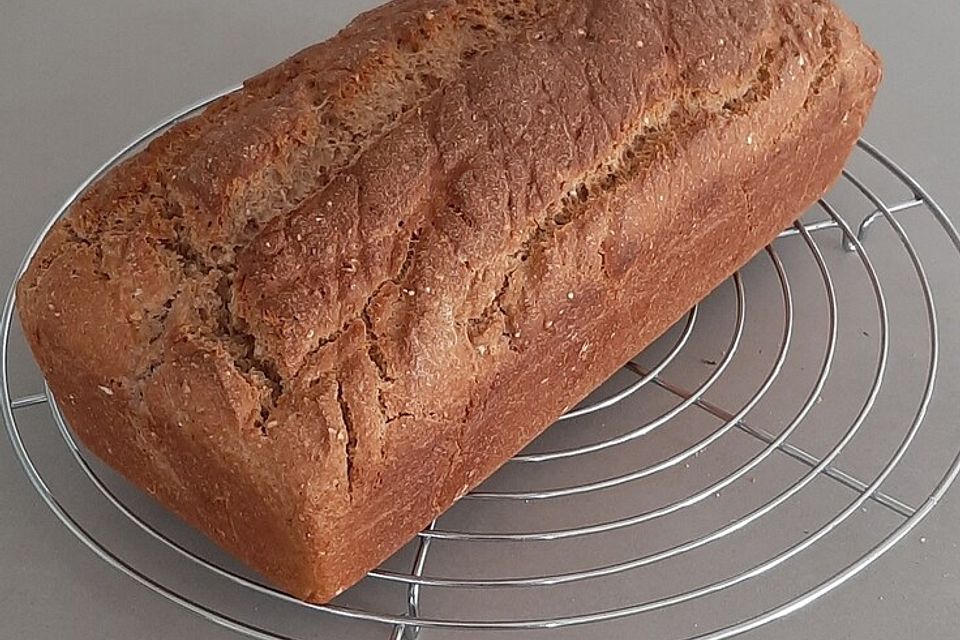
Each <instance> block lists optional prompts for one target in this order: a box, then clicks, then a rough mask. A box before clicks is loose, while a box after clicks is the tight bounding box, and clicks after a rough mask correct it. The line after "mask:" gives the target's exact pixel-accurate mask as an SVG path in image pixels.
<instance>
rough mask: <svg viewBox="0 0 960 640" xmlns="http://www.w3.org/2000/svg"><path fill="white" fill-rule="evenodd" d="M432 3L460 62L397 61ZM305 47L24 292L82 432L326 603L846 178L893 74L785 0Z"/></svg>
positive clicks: (65, 239)
mask: <svg viewBox="0 0 960 640" xmlns="http://www.w3.org/2000/svg"><path fill="white" fill-rule="evenodd" d="M497 11H499V12H500V14H499V15H498V14H497V13H496V12H497ZM504 12H507V13H504ZM464 16H469V18H467V17H464ZM477 16H481V17H477ZM506 16H509V19H507V18H506ZM438 21H439V22H438ZM471 21H472V22H471ZM477 21H485V22H483V25H487V24H488V23H489V24H495V25H498V26H497V27H496V28H493V27H491V28H487V27H484V26H481V28H475V25H476V23H477ZM438 24H439V25H441V26H436V25H438ZM409 25H419V26H417V27H416V28H415V29H414V31H415V32H416V33H417V34H419V35H417V36H416V37H418V38H426V39H428V40H429V38H436V40H435V41H431V42H435V45H434V48H433V49H431V48H430V46H429V45H424V44H423V43H421V44H418V46H417V47H415V48H416V49H417V51H418V52H419V51H423V50H425V49H428V50H430V51H433V53H431V54H430V56H427V58H425V59H426V60H428V62H424V63H422V64H427V65H428V66H429V68H430V69H431V72H430V74H429V75H428V76H424V77H425V78H426V77H430V78H434V80H422V79H417V77H414V78H413V79H411V78H409V77H408V76H407V75H406V72H404V74H403V75H402V77H401V76H399V75H389V74H385V75H376V73H381V72H382V67H383V63H382V62H377V63H373V62H371V60H373V59H375V58H376V54H374V53H371V52H369V51H368V50H367V49H365V47H367V48H369V47H370V45H369V42H370V40H369V39H370V38H373V39H374V40H375V42H376V43H380V42H381V40H382V41H383V42H385V43H388V44H389V46H393V45H392V43H394V42H398V40H397V39H396V37H395V34H396V33H399V32H403V33H409V32H411V31H410V29H411V28H410V26H409ZM424 25H426V26H424ZM450 25H453V26H450ZM457 25H459V26H457ZM464 25H466V26H464ZM461 27H464V28H463V29H460V28H461ZM422 29H426V30H427V31H426V32H421V30H422ZM430 29H436V30H437V32H436V33H440V34H446V35H436V34H434V32H432V31H430ZM458 29H460V30H458ZM404 30H406V31H404ZM464 33H468V34H469V35H463V34H464ZM479 33H482V34H484V35H483V36H482V42H481V43H479V44H478V43H476V42H475V41H474V40H470V39H471V38H473V39H475V38H477V37H479V36H477V34H479ZM451 34H453V35H451ZM465 39H466V40H470V42H471V43H472V44H464V40H465ZM418 42H419V41H418ZM377 46H379V45H378V44H375V45H374V46H373V47H372V48H373V49H376V48H377ZM384 46H386V45H384ZM416 55H419V53H416ZM297 59H298V58H294V60H297ZM376 59H377V60H379V58H376ZM404 59H406V58H404ZM299 60H300V62H296V63H293V62H288V63H285V64H284V65H281V67H278V68H277V70H273V71H270V72H267V73H266V74H263V75H261V76H260V77H258V78H256V79H254V80H253V81H251V82H250V83H248V88H246V89H245V90H244V91H243V92H241V93H240V94H238V95H237V96H232V97H231V98H228V99H227V100H224V101H223V102H221V103H219V104H218V105H216V106H215V107H214V108H212V109H210V110H209V111H208V112H207V113H205V114H204V116H202V117H201V118H200V119H198V121H197V122H193V121H191V122H188V123H185V124H184V125H181V126H180V127H179V128H177V129H175V130H174V131H172V132H171V133H169V134H167V135H166V136H164V137H162V138H160V139H159V140H158V141H157V142H155V143H154V144H153V145H152V146H151V148H150V149H148V151H147V152H146V153H144V154H142V155H141V156H138V157H137V158H136V159H134V160H133V161H132V162H130V163H128V164H127V165H126V166H124V167H122V168H121V169H120V170H119V171H116V172H115V173H114V174H113V175H111V176H108V177H107V178H105V179H104V180H103V181H101V183H99V184H98V185H97V186H96V187H94V189H93V190H92V191H91V192H90V193H89V194H88V195H87V196H86V197H85V199H84V200H83V201H82V202H81V203H79V204H78V206H77V208H76V209H75V210H74V211H73V212H71V214H70V216H69V217H68V218H67V220H66V221H65V222H64V223H62V224H61V225H58V227H57V228H56V229H55V231H54V234H53V236H52V238H51V239H49V240H48V241H47V242H46V243H45V245H44V247H43V248H42V250H41V253H40V254H39V255H38V258H37V259H36V260H35V261H34V264H33V265H32V266H31V269H30V271H29V272H28V274H27V276H26V277H25V278H24V281H23V282H22V283H21V286H20V295H21V305H20V309H21V319H22V322H23V324H24V327H25V329H26V332H27V335H28V338H29V339H30V341H31V344H32V346H33V348H34V351H35V353H36V354H37V357H38V360H39V361H40V363H41V366H42V367H43V369H44V371H45V372H46V374H47V376H48V379H49V380H50V382H51V385H52V386H53V388H54V390H55V392H56V393H57V396H58V398H60V399H61V400H62V401H63V402H64V405H65V406H64V409H65V411H66V413H67V415H68V417H69V418H70V420H71V424H73V426H74V427H75V428H76V429H77V431H78V434H79V435H80V436H81V438H82V439H83V440H84V442H86V443H87V444H88V445H89V446H90V447H91V448H92V449H93V450H94V451H95V452H97V453H98V454H99V455H101V456H102V457H104V458H105V459H106V460H107V461H108V462H110V463H111V464H113V465H114V466H116V467H117V468H119V469H120V470H121V471H122V472H124V473H125V474H127V475H128V476H129V477H130V478H131V479H132V480H133V481H134V482H136V483H137V484H139V485H141V486H144V487H145V488H147V489H148V490H151V491H152V492H153V493H155V494H156V495H158V497H159V498H160V499H161V500H162V501H163V502H164V503H165V504H167V505H168V506H170V507H171V508H172V509H174V510H175V511H177V512H178V513H180V514H181V515H182V516H184V517H185V518H186V519H188V520H189V521H190V522H192V523H194V524H196V525H197V526H199V527H200V528H201V529H203V530H204V531H206V532H207V533H208V534H210V535H211V536H212V537H214V539H216V540H218V541H219V542H220V543H221V544H223V545H224V546H226V547H227V548H228V549H230V550H231V551H233V552H234V553H236V554H237V555H239V556H240V557H241V558H243V559H244V560H246V561H247V562H249V563H250V564H252V565H253V566H254V567H256V568H258V569H259V570H261V571H262V572H264V573H265V574H266V575H267V576H268V577H270V578H271V579H272V580H274V581H275V582H277V583H278V584H279V585H281V586H282V587H284V588H285V589H287V590H289V591H291V592H293V593H295V594H297V595H299V596H301V597H304V598H308V599H312V600H317V601H324V600H326V599H329V598H330V597H332V596H333V595H334V594H336V593H338V592H339V591H341V590H342V589H343V588H345V587H346V586H349V584H352V583H353V582H354V581H356V580H357V579H359V578H360V577H361V576H362V575H363V573H365V572H366V571H368V570H369V569H370V568H372V567H373V566H375V565H376V564H377V563H379V562H380V561H381V560H383V559H384V558H385V557H387V556H388V555H389V554H390V553H391V552H392V551H393V550H395V549H396V548H397V547H398V546H400V545H401V544H402V543H403V542H405V541H406V540H408V539H409V538H410V537H411V536H412V535H414V534H415V533H416V531H418V530H419V529H420V528H422V527H423V526H424V525H425V524H426V523H427V522H429V520H430V519H431V518H433V517H435V516H436V515H437V514H438V513H440V512H441V511H442V510H444V509H445V508H447V507H449V505H450V504H451V503H452V502H453V501H454V500H455V499H456V498H457V497H459V496H460V495H462V494H463V493H464V492H466V491H467V490H469V489H470V488H472V487H473V486H475V485H476V484H477V483H479V482H480V481H481V480H482V479H483V478H485V477H486V476H487V475H489V473H491V472H492V471H493V470H495V469H496V468H497V467H498V466H500V464H502V463H503V462H504V461H505V460H506V459H507V458H508V457H509V456H510V455H512V454H513V453H515V452H516V451H517V450H519V448H521V447H522V446H523V445H524V444H526V443H527V442H528V441H529V440H530V439H532V438H533V437H535V436H536V435H537V434H538V433H539V432H540V431H541V430H542V429H543V428H544V427H545V426H546V425H547V424H549V423H550V422H551V421H552V420H554V419H555V418H556V416H557V415H559V413H560V412H561V411H562V410H563V409H564V408H566V407H568V406H571V405H572V404H574V403H575V402H577V401H578V400H579V399H580V398H582V397H583V396H584V395H585V394H586V393H588V392H589V391H590V390H591V389H592V388H593V387H594V386H595V385H596V384H598V383H599V382H601V381H602V380H603V379H604V378H605V377H607V376H608V375H609V374H610V373H612V372H613V371H614V370H615V369H616V368H617V367H618V366H620V365H621V364H622V363H623V362H624V361H626V360H627V359H628V358H630V357H632V356H633V355H634V354H635V353H636V352H637V351H639V350H640V349H641V348H642V347H644V346H645V345H646V344H647V343H649V342H650V341H651V340H653V339H654V338H655V337H656V336H657V335H659V334H660V333H661V332H662V331H663V330H665V329H666V328H667V327H668V326H670V324H671V323H672V322H673V321H675V320H676V319H677V318H678V317H679V316H680V315H681V314H682V313H683V312H685V311H686V310H687V309H688V308H689V307H690V306H691V305H692V304H693V303H694V302H696V301H697V300H698V299H700V298H701V297H702V296H703V295H705V294H706V293H708V292H709V290H710V289H712V288H713V287H714V286H716V285H717V284H718V283H719V282H721V281H722V280H723V279H725V278H726V277H728V276H729V274H730V273H732V272H733V271H734V270H735V269H736V268H738V267H739V266H740V265H742V264H743V262H745V261H746V260H747V259H749V257H751V256H752V255H753V254H754V253H755V252H756V251H757V250H759V249H760V248H761V247H762V246H763V245H764V244H765V243H767V242H768V241H769V240H771V239H772V238H773V237H774V236H775V235H776V233H777V232H778V231H779V230H780V229H781V228H782V227H783V226H784V225H785V224H787V223H789V221H790V220H792V219H793V218H794V217H795V216H796V215H797V214H798V213H799V212H800V211H801V210H802V208H803V207H805V206H806V205H807V204H809V203H810V202H811V201H813V200H814V199H815V198H816V197H817V196H819V195H820V194H821V193H822V192H823V190H824V189H825V188H826V187H827V185H828V184H829V183H830V182H831V181H832V180H833V179H834V178H835V176H836V175H837V173H838V172H839V170H840V167H841V166H842V163H843V161H844V159H845V157H846V155H847V154H848V153H849V150H850V148H851V146H852V144H853V142H854V141H855V139H856V136H857V134H858V132H859V130H860V128H861V126H862V123H863V120H864V118H865V116H866V112H867V110H868V108H869V105H870V101H871V99H872V96H873V92H874V90H875V87H876V84H877V82H878V80H879V66H878V63H877V60H876V57H875V55H874V54H873V53H872V52H870V51H869V50H868V49H866V48H865V47H864V45H863V44H862V42H861V40H860V38H859V35H858V33H857V31H856V28H855V27H854V26H853V25H851V24H850V23H849V22H848V21H847V20H846V18H844V17H843V16H842V15H841V14H840V13H839V12H838V11H837V10H836V9H835V8H833V7H832V6H831V5H829V4H827V3H821V2H814V3H808V2H799V1H796V2H794V1H790V0H770V1H760V0H741V1H735V2H725V3H703V2H693V1H692V0H691V1H689V2H666V1H664V2H649V3H637V2H632V1H629V0H596V1H594V2H589V3H547V2H544V3H532V2H531V3H516V2H512V3H507V2H500V3H494V2H477V3H466V2H460V3H452V2H445V3H435V5H430V6H425V5H424V4H423V3H413V2H407V3H393V4H391V5H386V6H385V7H384V8H381V9H379V10H376V11H374V12H372V13H370V14H367V15H365V16H363V17H361V18H360V19H358V21H357V22H356V23H355V24H354V25H353V26H351V27H349V28H348V29H346V30H345V31H344V32H343V33H342V34H340V35H339V36H337V38H335V39H334V40H332V41H330V42H329V43H327V44H324V45H319V46H318V47H317V48H315V49H312V50H310V52H309V53H307V54H301V56H300V58H299ZM304 60H306V62H305V61H304ZM340 65H342V67H341V66H340ZM415 66H416V65H414V67H415ZM341 68H343V69H344V77H355V78H356V80H355V83H354V82H353V81H347V80H344V81H342V82H341V83H340V84H337V83H336V82H333V81H331V83H330V84H329V85H323V86H322V87H321V86H320V85H313V86H310V85H309V82H307V83H306V85H307V87H308V89H309V91H315V93H314V94H311V95H312V96H313V100H315V101H316V104H314V106H313V107H312V108H306V109H305V108H303V105H304V104H305V103H304V102H303V101H300V99H301V98H302V97H303V95H304V94H303V92H304V91H308V89H304V88H303V86H304V83H303V82H301V80H302V79H304V78H310V77H311V74H312V77H317V74H318V72H320V71H323V70H326V69H338V70H339V69H341ZM391 68H394V67H391ZM395 68H397V69H400V68H403V69H406V68H409V65H408V66H404V65H402V64H398V65H396V66H395ZM357 69H365V70H367V69H373V70H375V71H376V73H374V71H369V73H371V74H373V75H371V78H372V79H370V80H369V83H367V84H365V83H364V78H366V76H364V75H363V74H362V73H360V72H358V71H357ZM333 75H336V74H333ZM394 86H396V87H398V88H397V90H396V91H394V90H393V89H391V87H394ZM278 96H280V97H278ZM289 104H294V105H295V107H290V108H287V107H286V105H289ZM364 105H366V106H365V107H364ZM390 105H393V106H390ZM331 110H332V111H331ZM330 112H336V113H340V114H349V115H346V116H338V118H339V119H333V120H330V121H329V122H327V121H326V120H325V118H326V114H328V113H330ZM361 116H365V117H361ZM343 118H346V119H347V120H349V122H350V124H349V125H344V124H343ZM298 122H303V123H307V124H308V125H309V126H310V127H316V129H317V131H321V130H322V131H324V133H323V134H322V135H320V134H318V135H317V137H311V135H313V134H312V133H309V132H312V131H313V129H309V132H308V133H307V134H304V135H300V136H299V138H296V137H295V139H294V141H293V142H291V138H290V136H291V131H293V132H297V131H298V128H297V123H298ZM325 122H327V124H324V123H325ZM324 127H326V128H324ZM351 127H352V128H353V129H351ZM308 128H309V127H308ZM354 130H360V131H361V133H360V134H359V135H356V134H354V133H353V131H354ZM224 131H226V132H228V133H223V132H224ZM344 132H350V135H349V136H347V137H349V140H350V142H349V144H346V146H344V144H343V143H342V142H336V143H330V149H333V148H336V149H338V151H337V152H336V153H334V152H333V151H331V150H330V149H327V147H326V146H325V145H326V143H323V142H319V141H321V140H328V139H329V138H328V137H329V136H334V137H336V136H340V135H345V134H344ZM297 135H299V134H297ZM249 140H262V141H263V143H262V148H260V147H259V146H257V145H256V144H254V145H252V146H251V144H250V143H249ZM338 140H339V138H338ZM288 144H289V145H290V146H292V150H282V149H286V147H285V145H288ZM318 147H322V148H323V149H327V150H325V151H322V152H321V151H320V150H318ZM245 154H246V155H247V156H251V155H252V157H245ZM322 154H327V155H322ZM337 154H339V155H337ZM211 159H212V160H211ZM208 160H210V161H209V162H208ZM207 164H209V165H210V168H209V169H207V168H205V166H206V165H207ZM307 169H309V170H307ZM308 174H309V177H308ZM284 181H287V182H284ZM286 184H288V185H289V186H283V185H286ZM143 185H147V186H146V187H144V186H143ZM130 255H132V256H134V258H133V259H132V260H130V259H123V260H121V259H120V256H130ZM64 283H72V286H65V284H64ZM68 326H72V327H74V329H73V331H74V333H72V334H71V335H64V333H63V330H64V329H65V328H66V327H68ZM77 327H79V330H77ZM108 336H110V339H109V341H108V340H107V338H108Z"/></svg>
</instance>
